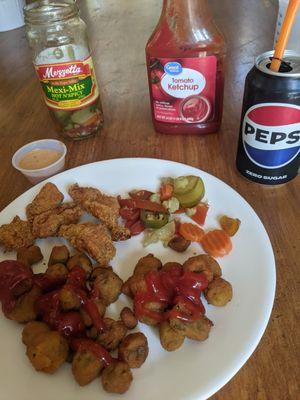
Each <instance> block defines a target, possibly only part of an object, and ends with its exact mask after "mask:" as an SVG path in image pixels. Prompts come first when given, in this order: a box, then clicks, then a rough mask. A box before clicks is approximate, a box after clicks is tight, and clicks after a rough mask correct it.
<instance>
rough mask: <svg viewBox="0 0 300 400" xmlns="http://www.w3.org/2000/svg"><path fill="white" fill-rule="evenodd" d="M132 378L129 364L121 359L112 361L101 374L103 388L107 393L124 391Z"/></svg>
mask: <svg viewBox="0 0 300 400" xmlns="http://www.w3.org/2000/svg"><path fill="white" fill-rule="evenodd" d="M132 379H133V377H132V373H131V371H130V368H129V365H128V364H126V363H125V362H123V361H117V362H114V363H113V364H111V365H110V366H108V367H107V368H105V369H104V371H103V373H102V375H101V380H102V385H103V389H104V390H105V391H106V392H108V393H119V394H122V393H125V392H126V391H127V390H128V389H129V387H130V385H131V382H132Z"/></svg>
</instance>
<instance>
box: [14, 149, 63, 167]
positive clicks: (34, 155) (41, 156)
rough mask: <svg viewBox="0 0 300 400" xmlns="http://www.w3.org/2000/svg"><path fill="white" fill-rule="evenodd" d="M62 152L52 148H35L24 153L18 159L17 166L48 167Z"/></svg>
mask: <svg viewBox="0 0 300 400" xmlns="http://www.w3.org/2000/svg"><path fill="white" fill-rule="evenodd" d="M61 156H62V153H61V152H60V151H57V150H53V149H35V150H31V151H29V152H28V153H26V154H25V155H24V156H23V157H22V158H21V159H20V161H19V167H20V168H22V169H27V170H35V169H41V168H45V167H48V166H49V165H51V164H54V163H55V162H56V161H58V160H59V159H60V157H61Z"/></svg>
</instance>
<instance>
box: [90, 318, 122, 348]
mask: <svg viewBox="0 0 300 400" xmlns="http://www.w3.org/2000/svg"><path fill="white" fill-rule="evenodd" d="M103 321H104V324H105V326H106V330H105V331H104V332H103V333H100V334H99V335H98V337H97V341H98V342H99V343H100V344H101V345H102V346H103V347H105V349H106V350H108V351H112V350H115V349H116V348H117V347H118V346H119V344H120V342H121V340H122V339H123V338H124V337H125V335H126V333H127V328H126V326H125V325H124V323H123V322H122V321H115V320H113V319H111V318H104V320H103Z"/></svg>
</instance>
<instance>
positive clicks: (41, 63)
mask: <svg viewBox="0 0 300 400" xmlns="http://www.w3.org/2000/svg"><path fill="white" fill-rule="evenodd" d="M24 15H25V22H26V34H27V39H28V42H29V45H30V47H31V49H32V52H33V63H34V66H35V70H36V73H37V76H38V79H39V81H40V83H41V86H42V90H43V94H44V99H45V102H46V105H47V106H48V108H49V111H50V114H51V116H52V118H53V119H54V121H55V122H56V124H57V126H58V128H59V130H60V132H61V133H62V134H63V136H65V137H67V138H70V139H74V140H76V139H83V138H86V137H89V136H91V135H93V134H95V133H96V132H97V131H98V130H99V129H100V128H101V126H102V124H103V113H102V107H101V100H100V95H99V89H98V85H97V80H96V76H95V70H94V66H93V61H92V58H91V54H90V49H89V45H88V40H87V32H86V24H85V23H84V22H83V21H82V19H80V17H79V10H78V7H77V5H76V3H75V2H74V0H63V1H60V2H59V1H55V0H42V1H36V2H34V3H31V4H29V5H27V6H25V8H24Z"/></svg>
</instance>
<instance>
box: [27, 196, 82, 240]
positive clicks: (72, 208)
mask: <svg viewBox="0 0 300 400" xmlns="http://www.w3.org/2000/svg"><path fill="white" fill-rule="evenodd" d="M82 213H83V211H82V209H81V208H80V207H79V206H77V205H76V204H73V203H66V204H62V205H61V206H58V207H56V208H52V209H51V210H48V211H45V212H43V213H42V214H39V215H37V216H36V217H34V218H33V221H32V233H33V234H34V236H35V237H39V238H46V237H49V236H56V235H57V232H58V230H59V228H60V226H61V225H69V224H75V223H76V222H78V220H79V218H80V217H81V215H82Z"/></svg>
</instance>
